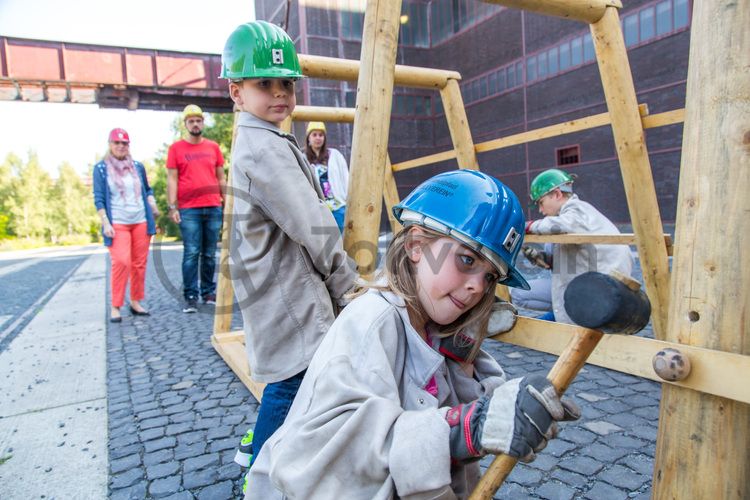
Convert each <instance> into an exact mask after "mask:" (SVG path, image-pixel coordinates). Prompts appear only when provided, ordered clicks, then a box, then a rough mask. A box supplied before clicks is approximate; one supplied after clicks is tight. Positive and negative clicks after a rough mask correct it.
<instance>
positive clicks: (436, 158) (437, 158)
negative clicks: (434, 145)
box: [393, 149, 456, 172]
mask: <svg viewBox="0 0 750 500" xmlns="http://www.w3.org/2000/svg"><path fill="white" fill-rule="evenodd" d="M455 157H456V150H455V149H451V150H450V151H443V152H442V153H435V154H432V155H428V156H423V157H421V158H416V159H414V160H408V161H403V162H401V163H396V164H394V165H393V171H394V172H400V171H402V170H409V169H410V168H417V167H423V166H425V165H432V164H433V163H440V162H441V161H446V160H452V159H454V158H455Z"/></svg>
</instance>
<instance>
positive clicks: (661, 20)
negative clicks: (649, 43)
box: [656, 0, 672, 35]
mask: <svg viewBox="0 0 750 500" xmlns="http://www.w3.org/2000/svg"><path fill="white" fill-rule="evenodd" d="M671 30H672V0H666V1H665V2H660V3H658V4H656V34H657V35H665V34H667V33H669V32H670V31H671Z"/></svg>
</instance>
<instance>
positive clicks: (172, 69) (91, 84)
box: [0, 36, 232, 112]
mask: <svg viewBox="0 0 750 500" xmlns="http://www.w3.org/2000/svg"><path fill="white" fill-rule="evenodd" d="M220 70H221V56H219V55H214V54H196V53H184V52H175V51H166V50H151V49H137V48H126V47H110V46H104V45H88V44H82V43H67V42H51V41H41V40H29V39H23V38H9V37H1V36H0V100H6V101H7V100H10V101H13V100H22V101H31V102H73V103H85V104H99V106H101V107H103V108H127V109H131V110H135V109H159V110H174V111H178V110H182V108H183V107H184V106H185V105H186V104H191V103H192V104H197V105H199V106H200V107H202V108H203V109H204V110H206V111H213V112H229V111H231V110H232V101H231V100H230V99H229V95H228V93H227V84H226V81H225V80H220V79H219V78H218V75H219V72H220Z"/></svg>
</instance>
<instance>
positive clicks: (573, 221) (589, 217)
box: [511, 168, 633, 324]
mask: <svg viewBox="0 0 750 500" xmlns="http://www.w3.org/2000/svg"><path fill="white" fill-rule="evenodd" d="M574 180H575V177H574V176H573V175H571V174H569V173H567V172H565V171H563V170H558V169H555V168H553V169H549V170H545V171H544V172H542V173H540V174H539V175H537V176H536V177H535V178H534V180H533V181H532V182H531V187H530V189H529V195H530V197H531V201H532V202H533V203H534V205H535V206H536V207H538V209H539V212H540V213H541V214H542V215H544V216H545V217H544V218H543V219H539V220H533V221H528V222H527V223H526V232H527V233H531V234H561V233H585V234H620V231H619V230H618V229H617V227H616V226H615V225H614V224H613V223H612V222H611V221H610V220H609V219H607V217H605V216H604V214H602V213H601V212H599V211H598V210H597V209H596V208H594V207H593V206H592V205H591V204H590V203H587V202H585V201H583V200H581V199H580V198H578V196H577V195H576V194H574V193H573V181H574ZM523 253H524V255H525V256H526V257H527V258H528V259H529V261H531V262H532V263H533V264H535V265H538V266H539V267H543V268H545V269H550V268H551V269H552V276H551V278H550V279H546V278H540V279H539V280H532V282H531V283H530V284H531V291H530V292H526V291H523V290H519V291H516V290H513V291H512V292H511V296H512V297H513V302H514V303H515V304H517V305H519V306H521V307H526V303H527V302H531V301H537V302H541V299H542V297H544V296H546V297H548V299H547V300H549V301H550V307H551V309H552V310H551V311H550V312H548V313H546V314H544V315H543V316H540V319H544V320H548V321H558V322H560V323H568V324H573V321H572V320H571V319H570V317H568V314H567V313H566V311H565V302H564V295H565V289H566V288H567V286H568V284H569V283H570V282H571V281H573V278H575V277H576V276H579V275H581V274H583V273H585V272H588V271H598V272H600V273H604V274H608V273H610V272H612V271H619V272H620V273H622V274H624V275H626V276H630V274H631V272H632V270H633V257H632V255H631V253H630V249H629V248H628V246H627V245H598V244H597V245H594V244H585V245H571V244H566V245H563V244H558V243H555V244H553V245H551V250H550V251H545V252H536V251H532V250H529V249H528V247H524V251H523Z"/></svg>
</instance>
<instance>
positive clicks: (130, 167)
mask: <svg viewBox="0 0 750 500" xmlns="http://www.w3.org/2000/svg"><path fill="white" fill-rule="evenodd" d="M104 163H105V164H106V165H107V175H109V176H110V177H111V178H112V179H114V181H115V186H117V190H118V191H119V192H120V196H122V197H123V199H124V198H125V181H124V180H123V179H124V177H125V175H130V176H131V177H133V192H134V193H135V196H138V195H139V194H140V192H141V179H140V177H139V176H138V172H136V169H135V164H134V163H133V159H132V158H131V157H130V155H128V156H126V157H125V158H124V159H122V160H118V159H117V158H115V157H114V156H112V154H109V153H108V154H107V156H105V157H104Z"/></svg>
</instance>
